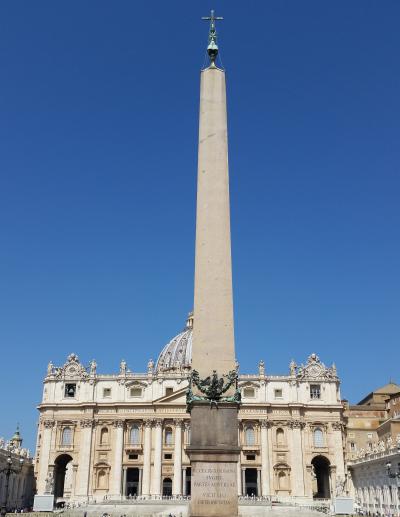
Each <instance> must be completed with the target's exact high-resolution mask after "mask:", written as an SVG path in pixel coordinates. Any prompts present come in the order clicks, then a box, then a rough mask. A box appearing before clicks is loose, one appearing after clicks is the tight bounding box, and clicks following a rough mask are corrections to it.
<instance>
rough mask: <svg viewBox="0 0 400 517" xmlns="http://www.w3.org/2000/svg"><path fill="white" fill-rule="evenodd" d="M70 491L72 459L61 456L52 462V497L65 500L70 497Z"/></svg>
mask: <svg viewBox="0 0 400 517" xmlns="http://www.w3.org/2000/svg"><path fill="white" fill-rule="evenodd" d="M71 489H72V457H71V456H70V455H69V454H61V456H58V458H57V459H56V461H55V462H54V497H55V499H56V501H57V498H60V497H62V498H65V497H66V496H68V497H69V496H70V495H71Z"/></svg>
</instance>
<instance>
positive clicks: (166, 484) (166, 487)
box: [162, 478, 172, 496]
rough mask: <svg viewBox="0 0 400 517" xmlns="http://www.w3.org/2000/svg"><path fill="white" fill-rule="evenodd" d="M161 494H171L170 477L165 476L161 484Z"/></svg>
mask: <svg viewBox="0 0 400 517" xmlns="http://www.w3.org/2000/svg"><path fill="white" fill-rule="evenodd" d="M162 495H166V496H169V495H172V479H171V478H165V479H164V480H163V484H162Z"/></svg>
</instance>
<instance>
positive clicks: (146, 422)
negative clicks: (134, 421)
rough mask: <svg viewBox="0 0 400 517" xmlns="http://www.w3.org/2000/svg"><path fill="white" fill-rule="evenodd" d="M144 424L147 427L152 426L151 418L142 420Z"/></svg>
mask: <svg viewBox="0 0 400 517" xmlns="http://www.w3.org/2000/svg"><path fill="white" fill-rule="evenodd" d="M143 423H144V426H145V427H147V428H149V427H152V426H153V420H152V419H151V418H148V419H146V420H144V422H143Z"/></svg>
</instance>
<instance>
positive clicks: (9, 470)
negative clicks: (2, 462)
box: [0, 450, 24, 517]
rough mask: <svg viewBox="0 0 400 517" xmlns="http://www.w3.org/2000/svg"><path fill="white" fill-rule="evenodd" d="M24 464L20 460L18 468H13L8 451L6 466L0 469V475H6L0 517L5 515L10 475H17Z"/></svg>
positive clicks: (21, 459) (22, 459) (22, 460)
mask: <svg viewBox="0 0 400 517" xmlns="http://www.w3.org/2000/svg"><path fill="white" fill-rule="evenodd" d="M23 464H24V458H20V459H19V462H18V467H13V460H12V457H11V451H10V450H9V451H8V456H7V466H6V467H4V468H2V469H0V474H3V473H4V474H5V475H6V483H5V487H4V488H5V490H4V499H3V502H2V505H1V510H0V515H1V517H4V516H5V515H6V513H7V501H8V484H9V481H10V475H11V474H19V473H20V472H21V470H22V465H23Z"/></svg>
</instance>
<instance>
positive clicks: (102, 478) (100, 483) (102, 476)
mask: <svg viewBox="0 0 400 517" xmlns="http://www.w3.org/2000/svg"><path fill="white" fill-rule="evenodd" d="M97 488H103V489H104V488H107V473H106V471H105V470H99V474H98V476H97Z"/></svg>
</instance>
